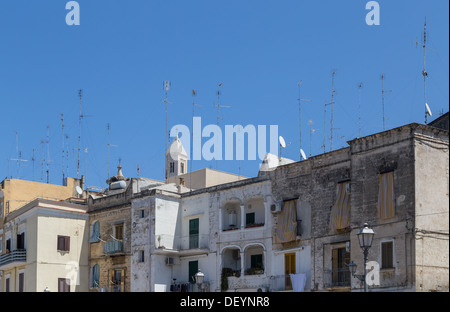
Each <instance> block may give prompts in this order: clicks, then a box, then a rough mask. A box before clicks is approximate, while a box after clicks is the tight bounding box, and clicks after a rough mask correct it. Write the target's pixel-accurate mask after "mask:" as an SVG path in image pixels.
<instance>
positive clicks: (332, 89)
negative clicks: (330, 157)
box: [323, 70, 336, 153]
mask: <svg viewBox="0 0 450 312" xmlns="http://www.w3.org/2000/svg"><path fill="white" fill-rule="evenodd" d="M335 75H336V70H333V73H332V75H331V102H330V103H328V104H325V109H324V127H323V131H324V139H323V152H324V153H325V141H326V139H325V135H326V134H325V118H326V107H327V106H328V105H331V117H330V152H331V151H332V150H333V130H334V128H333V105H334V95H335V94H336V90H335V89H334V76H335Z"/></svg>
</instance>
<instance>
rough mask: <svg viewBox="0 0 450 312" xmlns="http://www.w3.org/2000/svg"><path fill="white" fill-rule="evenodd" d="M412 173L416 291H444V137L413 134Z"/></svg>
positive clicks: (446, 183)
mask: <svg viewBox="0 0 450 312" xmlns="http://www.w3.org/2000/svg"><path fill="white" fill-rule="evenodd" d="M415 171H416V179H415V202H416V207H415V228H416V234H415V261H416V289H417V291H442V290H444V291H448V290H449V244H448V238H449V237H448V229H449V214H448V212H449V196H448V195H449V150H448V136H447V140H442V138H441V139H439V140H436V138H433V137H431V136H430V135H429V134H427V133H424V134H420V135H417V139H416V141H415ZM443 233H447V234H446V235H445V234H443Z"/></svg>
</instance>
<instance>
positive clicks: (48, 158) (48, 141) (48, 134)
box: [46, 125, 50, 184]
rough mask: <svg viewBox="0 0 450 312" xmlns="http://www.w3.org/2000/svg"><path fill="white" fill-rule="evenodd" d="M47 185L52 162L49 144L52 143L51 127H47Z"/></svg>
mask: <svg viewBox="0 0 450 312" xmlns="http://www.w3.org/2000/svg"><path fill="white" fill-rule="evenodd" d="M46 142H47V160H46V163H47V171H46V172H47V184H48V183H49V181H50V170H49V162H50V149H49V143H50V126H49V125H47V141H46Z"/></svg>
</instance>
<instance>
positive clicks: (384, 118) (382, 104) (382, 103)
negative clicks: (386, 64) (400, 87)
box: [381, 74, 391, 131]
mask: <svg viewBox="0 0 450 312" xmlns="http://www.w3.org/2000/svg"><path fill="white" fill-rule="evenodd" d="M386 92H391V90H384V74H381V106H382V111H383V131H384V130H386V116H385V114H384V94H385V93H386Z"/></svg>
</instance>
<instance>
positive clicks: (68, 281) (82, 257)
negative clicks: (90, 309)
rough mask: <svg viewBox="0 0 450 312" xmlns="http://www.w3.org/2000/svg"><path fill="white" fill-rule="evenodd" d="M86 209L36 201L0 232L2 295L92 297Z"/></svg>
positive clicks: (6, 220)
mask: <svg viewBox="0 0 450 312" xmlns="http://www.w3.org/2000/svg"><path fill="white" fill-rule="evenodd" d="M86 210H87V209H86V205H81V204H78V203H71V202H65V201H54V200H48V199H35V200H33V201H32V202H30V203H28V204H26V205H25V206H23V207H22V208H19V209H16V210H15V211H13V212H10V213H9V214H8V215H7V216H6V217H5V218H4V220H3V221H4V223H3V226H2V227H0V234H1V238H0V291H2V292H24V291H26V292H42V291H52V292H53V291H55V292H57V291H59V292H75V291H87V290H88V288H87V285H88V279H89V264H88V254H89V252H88V249H89V246H88V235H89V230H88V229H89V227H88V226H87V224H88V222H89V216H88V214H87V212H86Z"/></svg>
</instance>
